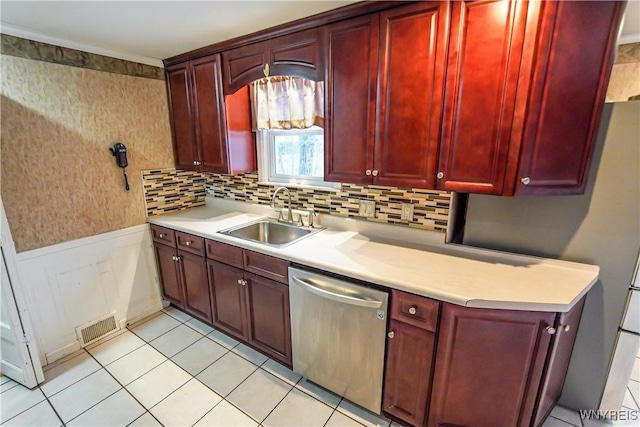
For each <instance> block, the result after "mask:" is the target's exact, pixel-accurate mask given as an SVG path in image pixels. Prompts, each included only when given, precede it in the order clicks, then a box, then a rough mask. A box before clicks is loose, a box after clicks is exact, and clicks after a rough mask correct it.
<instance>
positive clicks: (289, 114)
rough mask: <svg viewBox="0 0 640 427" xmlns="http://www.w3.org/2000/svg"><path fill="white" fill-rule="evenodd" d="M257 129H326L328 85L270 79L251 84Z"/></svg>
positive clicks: (282, 77)
mask: <svg viewBox="0 0 640 427" xmlns="http://www.w3.org/2000/svg"><path fill="white" fill-rule="evenodd" d="M251 105H252V110H253V119H254V130H257V129H306V128H309V127H311V126H314V125H315V126H320V127H324V82H314V81H311V80H307V79H303V78H300V77H289V76H281V77H268V78H265V79H260V80H256V81H255V82H253V83H251Z"/></svg>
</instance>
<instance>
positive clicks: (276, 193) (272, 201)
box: [271, 187, 293, 223]
mask: <svg viewBox="0 0 640 427" xmlns="http://www.w3.org/2000/svg"><path fill="white" fill-rule="evenodd" d="M280 190H285V191H286V192H287V196H288V197H289V213H288V215H287V219H286V220H284V221H286V222H289V223H292V222H293V214H292V212H291V192H290V191H289V189H288V188H287V187H278V188H276V191H274V192H273V197H271V207H272V208H275V207H276V196H277V195H278V193H279V192H280ZM281 219H282V212H281V213H280V217H279V218H278V221H279V220H281Z"/></svg>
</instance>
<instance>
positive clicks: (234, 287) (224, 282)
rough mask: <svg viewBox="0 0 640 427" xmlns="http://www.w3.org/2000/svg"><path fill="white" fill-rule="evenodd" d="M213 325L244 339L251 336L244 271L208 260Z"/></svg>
mask: <svg viewBox="0 0 640 427" xmlns="http://www.w3.org/2000/svg"><path fill="white" fill-rule="evenodd" d="M207 265H208V269H209V284H210V288H211V304H212V306H213V325H214V326H215V327H216V328H219V329H221V330H223V331H224V332H227V333H228V334H230V335H233V336H235V337H237V338H240V339H242V340H247V339H248V338H249V333H248V326H247V306H246V298H245V287H244V285H243V284H242V282H241V281H242V280H243V277H244V272H243V271H242V270H241V269H239V268H236V267H232V266H230V265H226V264H222V263H220V262H217V261H211V260H208V261H207Z"/></svg>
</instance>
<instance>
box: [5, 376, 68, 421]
mask: <svg viewBox="0 0 640 427" xmlns="http://www.w3.org/2000/svg"><path fill="white" fill-rule="evenodd" d="M16 384H17V385H19V386H20V387H24V388H27V387H25V386H23V385H22V384H18V383H16ZM11 388H14V387H11ZM35 388H37V389H38V390H39V391H40V393H42V396H43V397H44V400H41V401H39V402H37V403H35V404H33V405H31V406H29V407H28V408H26V409H24V410H22V411H20V412H18V413H17V414H15V415H14V416H13V417H11V418H9V419H7V420H5V421H4V422H5V423H6V422H8V421H11V420H12V419H14V418H15V417H17V416H19V415H22V414H24V413H25V412H27V411H29V410H31V409H33V408H35V407H36V406H38V405H39V404H41V403H43V402H47V403H48V404H49V406H51V409H53V413H54V414H56V417H58V420H60V423H61V424H62V425H63V426H66V424H65V423H64V421H62V417H60V414H58V411H56V408H55V407H54V406H53V404H52V403H51V402H50V401H49V398H48V397H47V395H46V394H44V392H43V391H42V389H41V388H40V385H36V387H35ZM9 390H10V389H9ZM27 390H30V389H27ZM32 391H35V389H34V390H32Z"/></svg>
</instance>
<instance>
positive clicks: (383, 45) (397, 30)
mask: <svg viewBox="0 0 640 427" xmlns="http://www.w3.org/2000/svg"><path fill="white" fill-rule="evenodd" d="M448 30H449V3H448V2H444V1H443V2H437V1H432V2H420V3H415V4H412V5H409V6H404V7H399V8H395V9H391V10H389V11H385V12H382V13H381V14H380V56H379V66H378V98H377V103H376V105H377V108H376V141H375V158H374V161H373V175H374V177H373V182H374V183H376V184H379V185H394V186H401V187H433V186H434V185H435V172H434V171H435V168H436V165H437V162H438V158H437V156H438V145H439V141H440V122H441V119H442V96H443V92H444V76H445V70H446V52H447V44H448ZM376 172H377V174H376Z"/></svg>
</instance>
